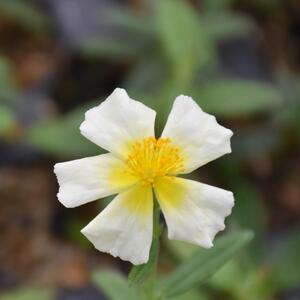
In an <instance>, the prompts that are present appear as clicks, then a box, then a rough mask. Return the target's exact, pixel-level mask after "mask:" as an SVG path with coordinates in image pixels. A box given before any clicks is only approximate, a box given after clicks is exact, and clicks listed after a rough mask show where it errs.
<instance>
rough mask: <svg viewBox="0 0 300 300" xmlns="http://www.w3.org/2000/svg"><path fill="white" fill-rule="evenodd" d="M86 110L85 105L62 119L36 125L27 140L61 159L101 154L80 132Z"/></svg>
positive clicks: (28, 132)
mask: <svg viewBox="0 0 300 300" xmlns="http://www.w3.org/2000/svg"><path fill="white" fill-rule="evenodd" d="M90 106H92V104H91V105H89V107H90ZM86 110H87V106H86V105H84V106H83V107H80V108H78V109H75V110H74V111H72V112H70V113H68V114H66V115H65V116H63V117H61V118H57V119H53V120H47V121H41V122H39V123H36V124H35V125H34V126H33V127H31V128H30V129H29V130H28V131H27V133H26V138H27V140H28V141H29V142H30V143H31V144H32V145H33V146H34V147H35V148H37V149H39V150H41V151H43V152H45V153H46V154H50V155H56V156H59V157H78V156H82V157H83V156H90V155H96V154H100V153H101V152H102V150H101V148H99V147H97V146H95V145H94V144H93V143H92V142H90V141H88V140H87V139H85V138H84V137H83V136H82V135H81V134H80V131H79V126H80V124H81V122H82V121H83V120H84V113H85V111H86Z"/></svg>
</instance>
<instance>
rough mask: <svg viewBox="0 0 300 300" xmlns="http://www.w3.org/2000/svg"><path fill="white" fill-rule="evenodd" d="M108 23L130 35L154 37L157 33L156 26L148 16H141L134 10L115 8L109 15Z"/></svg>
mask: <svg viewBox="0 0 300 300" xmlns="http://www.w3.org/2000/svg"><path fill="white" fill-rule="evenodd" d="M107 19H108V21H107V22H108V23H109V24H110V26H113V27H117V28H119V29H121V30H123V31H125V30H126V32H128V33H130V34H139V35H144V36H145V35H148V36H149V37H152V36H153V35H154V33H155V30H154V24H153V22H152V21H151V19H150V18H149V17H148V16H147V15H143V16H140V15H139V14H137V13H136V12H135V11H134V10H132V9H129V8H125V7H124V6H122V7H120V8H118V7H114V8H113V9H112V10H111V11H110V12H109V13H108V18H107Z"/></svg>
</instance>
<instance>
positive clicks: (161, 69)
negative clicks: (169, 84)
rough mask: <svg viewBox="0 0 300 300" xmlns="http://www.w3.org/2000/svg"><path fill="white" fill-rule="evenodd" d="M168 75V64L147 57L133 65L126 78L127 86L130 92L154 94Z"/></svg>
mask: <svg viewBox="0 0 300 300" xmlns="http://www.w3.org/2000/svg"><path fill="white" fill-rule="evenodd" d="M167 76H168V74H167V66H166V64H165V63H164V62H163V61H161V60H160V59H158V58H149V57H147V59H142V60H141V61H140V62H138V63H137V64H136V65H135V66H133V68H132V69H131V71H130V73H129V74H128V75H127V78H126V80H125V86H126V88H127V90H128V91H129V92H130V94H131V93H138V94H146V93H147V94H151V93H153V94H154V93H155V91H157V90H160V89H161V85H162V82H163V81H164V79H165V78H166V77H167ZM153 97H154V96H153ZM137 99H138V100H140V99H139V98H137Z"/></svg>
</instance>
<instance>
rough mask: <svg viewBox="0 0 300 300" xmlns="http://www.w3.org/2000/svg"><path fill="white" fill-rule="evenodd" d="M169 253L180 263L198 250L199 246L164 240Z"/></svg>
mask: <svg viewBox="0 0 300 300" xmlns="http://www.w3.org/2000/svg"><path fill="white" fill-rule="evenodd" d="M165 243H166V245H167V247H168V249H169V250H170V251H171V253H172V254H173V255H174V256H175V257H176V258H177V259H179V260H180V261H183V260H186V259H188V258H189V257H191V256H192V255H193V254H194V253H196V252H197V251H198V250H199V246H196V245H193V244H188V243H184V242H181V241H176V240H169V239H167V238H165Z"/></svg>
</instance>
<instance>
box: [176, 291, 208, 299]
mask: <svg viewBox="0 0 300 300" xmlns="http://www.w3.org/2000/svg"><path fill="white" fill-rule="evenodd" d="M171 299H172V300H209V299H210V298H209V297H208V296H207V295H206V294H205V293H204V292H202V291H201V292H200V291H198V290H196V289H192V290H190V291H188V292H187V293H184V294H182V295H179V296H176V297H172V298H171Z"/></svg>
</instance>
